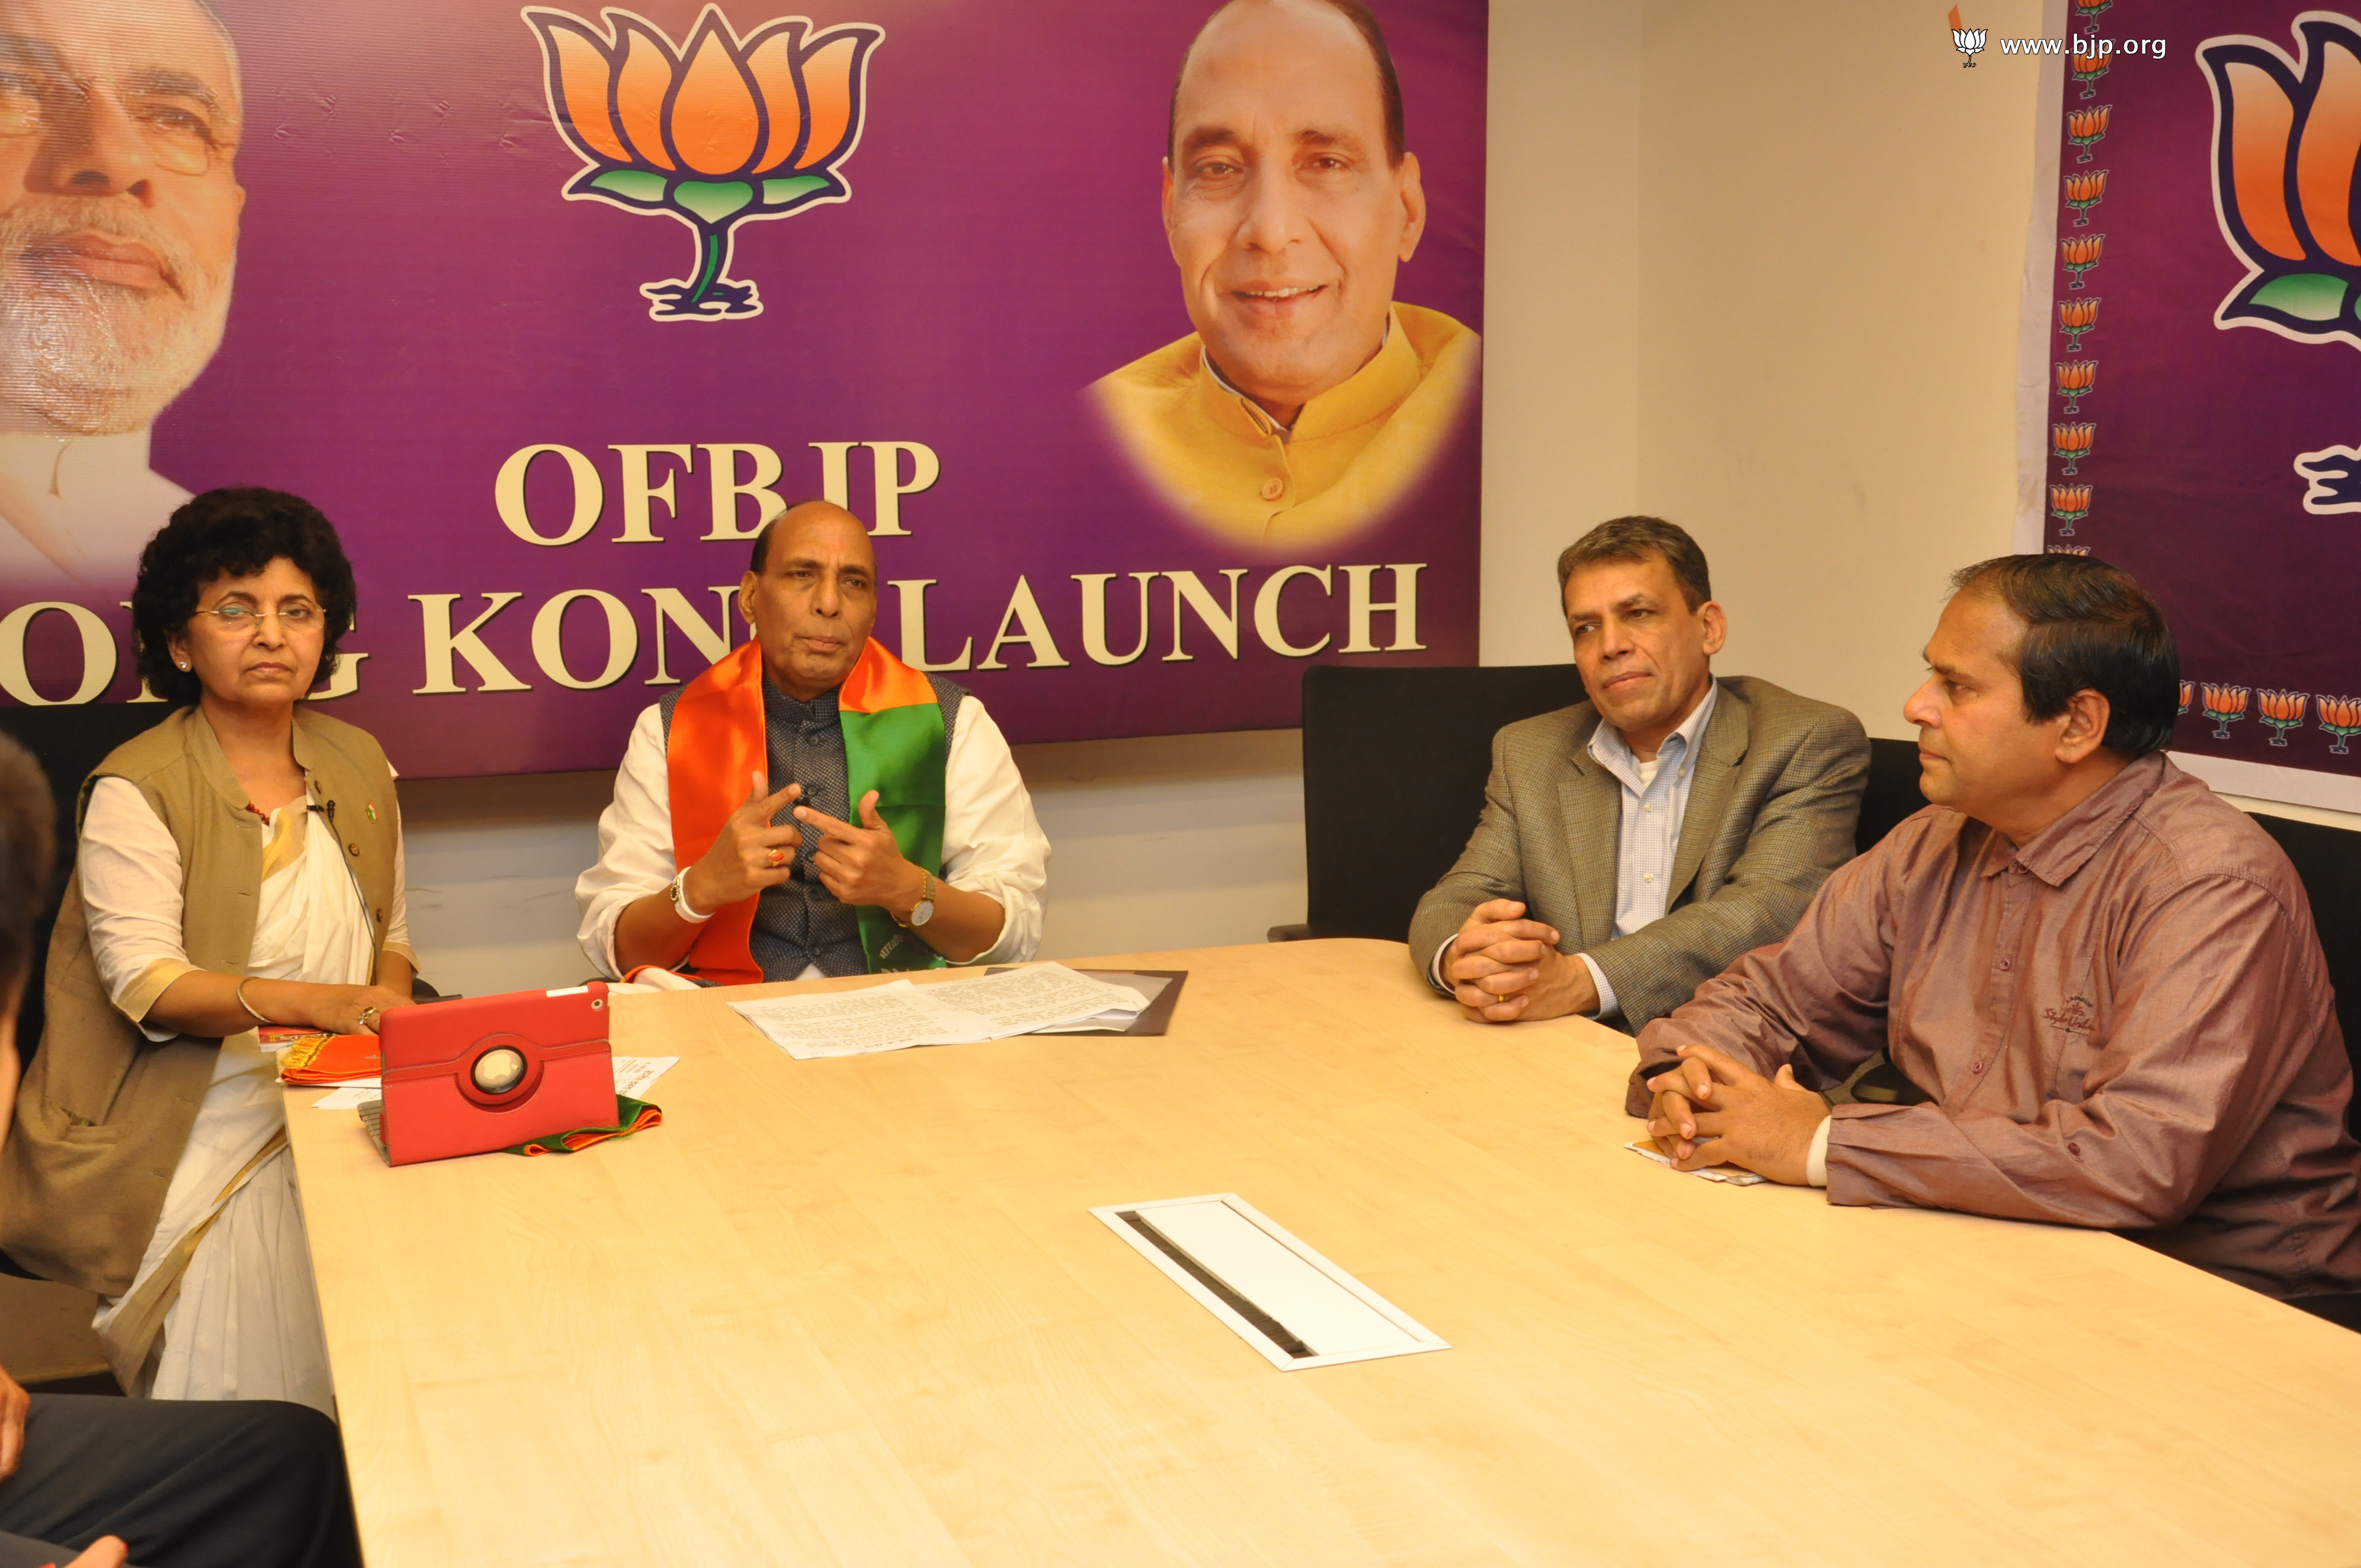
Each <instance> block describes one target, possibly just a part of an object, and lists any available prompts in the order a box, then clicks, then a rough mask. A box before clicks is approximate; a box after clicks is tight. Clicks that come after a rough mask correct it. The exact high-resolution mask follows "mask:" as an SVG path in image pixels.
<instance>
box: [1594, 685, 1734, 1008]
mask: <svg viewBox="0 0 2361 1568" xmlns="http://www.w3.org/2000/svg"><path fill="white" fill-rule="evenodd" d="M1720 695H1721V688H1720V687H1719V686H1717V685H1712V684H1710V683H1708V685H1707V686H1706V688H1705V700H1704V701H1703V702H1700V703H1698V704H1697V710H1696V711H1695V712H1693V713H1691V714H1690V715H1689V716H1688V717H1687V718H1685V719H1683V720H1681V727H1680V728H1679V729H1675V730H1674V731H1673V732H1672V733H1671V734H1670V735H1667V736H1666V737H1664V744H1663V745H1661V746H1659V747H1657V748H1656V760H1655V761H1654V762H1642V761H1640V759H1639V758H1638V757H1636V756H1634V755H1632V753H1631V742H1630V741H1628V740H1624V739H1623V731H1621V730H1620V729H1616V728H1615V727H1614V726H1613V725H1611V724H1601V725H1600V726H1599V727H1598V729H1595V730H1593V731H1591V736H1590V747H1589V751H1590V756H1591V760H1592V761H1593V762H1597V763H1598V765H1599V766H1600V767H1602V768H1605V769H1606V770H1607V771H1608V772H1609V773H1612V774H1613V775H1614V776H1615V782H1616V783H1618V784H1621V785H1622V786H1623V813H1622V821H1621V825H1620V831H1619V839H1618V842H1617V844H1616V847H1615V935H1616V936H1617V937H1619V938H1620V937H1628V936H1630V935H1631V933H1632V932H1634V931H1637V930H1639V929H1640V928H1641V927H1643V926H1648V925H1651V924H1653V922H1655V921H1658V920H1662V919H1663V918H1664V895H1665V891H1666V890H1667V889H1668V888H1670V887H1671V886H1672V882H1673V861H1674V859H1675V857H1676V856H1677V855H1678V854H1679V852H1680V847H1681V818H1682V817H1684V816H1686V814H1687V811H1688V806H1689V781H1690V780H1691V779H1693V778H1695V777H1696V776H1697V743H1698V741H1699V740H1701V739H1702V738H1703V737H1704V735H1705V727H1706V725H1707V724H1708V723H1709V722H1710V721H1711V720H1712V718H1713V705H1714V700H1715V698H1717V697H1718V696H1720ZM1576 957H1578V958H1579V959H1582V963H1583V967H1584V968H1585V969H1587V970H1589V971H1590V981H1591V983H1592V984H1593V985H1596V986H1597V987H1598V1012H1596V1013H1594V1014H1590V1016H1592V1017H1594V1018H1610V1017H1613V1016H1614V1015H1615V1014H1617V1013H1619V1012H1620V1011H1622V1009H1621V1007H1620V1005H1619V1004H1618V1003H1617V1002H1616V1000H1615V988H1614V987H1613V986H1611V985H1609V984H1608V983H1607V977H1606V975H1604V974H1602V973H1600V972H1599V969H1598V963H1597V962H1596V961H1595V960H1594V959H1592V958H1591V956H1590V955H1589V954H1588V953H1579V954H1576Z"/></svg>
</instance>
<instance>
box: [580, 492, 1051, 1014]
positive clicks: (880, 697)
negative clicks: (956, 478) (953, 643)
mask: <svg viewBox="0 0 2361 1568" xmlns="http://www.w3.org/2000/svg"><path fill="white" fill-rule="evenodd" d="M877 587H878V584H877V557H876V553H875V551H874V550H873V548H872V546H871V544H870V542H869V535H868V533H867V532H866V531H865V530H864V529H863V528H862V524H861V521H860V520H859V519H858V518H856V517H854V516H853V515H852V514H851V512H849V511H846V510H844V509H843V508H841V507H838V506H834V505H831V504H830V503H829V502H827V501H806V502H803V503H801V504H800V505H797V506H794V507H791V508H789V509H788V510H786V511H785V512H784V513H782V514H781V515H780V516H779V517H778V518H777V519H776V520H774V521H773V522H772V523H771V524H770V525H769V526H768V527H767V528H765V529H764V530H763V534H762V536H761V537H760V538H759V539H757V540H756V541H755V543H754V554H753V562H752V566H751V568H750V569H749V570H748V572H747V573H746V576H745V577H744V579H743V581H742V582H741V584H740V586H739V590H738V605H739V609H740V610H741V613H742V614H743V615H744V617H745V619H746V620H747V621H748V622H749V623H750V624H752V627H753V629H754V636H753V639H752V641H749V642H747V643H745V644H744V645H743V646H741V647H740V648H737V649H735V650H733V651H732V652H730V653H728V654H726V655H724V656H723V657H722V659H721V660H720V661H719V663H716V664H714V665H713V667H712V668H711V669H708V671H706V672H705V674H702V675H699V676H698V677H697V679H696V680H694V681H692V682H690V683H689V684H688V685H686V686H685V687H683V688H681V689H680V690H679V691H677V692H675V693H674V694H673V695H672V696H667V697H666V698H664V701H662V702H660V703H658V704H656V705H655V706H654V707H650V708H649V709H648V710H647V711H646V712H644V713H642V715H641V716H640V720H639V724H638V726H637V727H636V728H635V729H634V730H633V732H632V736H631V746H630V749H629V751H628V752H627V753H626V755H625V757H624V760H623V766H622V769H621V771H620V773H618V774H617V776H616V780H615V803H614V805H613V806H609V808H608V810H607V812H606V814H605V815H604V816H603V817H600V819H599V823H598V850H599V859H598V865H596V866H595V867H593V868H592V869H591V870H589V871H588V872H585V873H583V876H582V879H581V881H580V882H579V883H577V885H576V888H575V896H576V899H577V902H578V903H579V904H580V905H581V906H582V915H583V920H582V930H581V939H582V946H583V950H584V951H585V952H586V953H588V955H589V957H590V959H592V961H593V962H595V963H597V964H598V966H599V968H600V969H601V970H603V971H604V972H606V973H608V974H612V975H629V974H631V973H633V972H635V971H637V970H642V969H649V968H653V969H659V970H672V971H675V972H676V973H679V974H683V975H686V976H688V977H690V978H692V979H696V980H701V981H710V982H714V983H718V984H723V985H739V984H748V983H752V982H754V981H776V980H796V979H801V978H806V977H808V976H811V975H815V974H823V975H837V974H860V973H863V972H868V973H878V972H882V971H885V970H910V969H928V968H933V967H936V966H939V965H940V964H943V963H946V962H950V963H979V962H989V963H999V962H1007V961H1013V960H1017V959H1029V958H1031V957H1032V956H1033V953H1034V951H1035V949H1036V948H1038V946H1039V945H1040V934H1041V901H1040V893H1041V886H1042V883H1043V882H1044V881H1045V880H1046V875H1047V864H1048V861H1049V841H1048V840H1047V839H1044V838H1043V837H1042V835H1041V829H1040V827H1039V825H1038V823H1037V822H1036V821H1035V820H1034V817H1033V806H1032V801H1031V799H1030V797H1029V796H1027V794H1026V791H1025V784H1024V781H1023V780H1022V779H1021V778H1019V777H1018V776H1017V773H1016V762H1015V760H1014V759H1013V758H1012V757H1011V756H1010V755H1009V751H1008V744H1007V742H1006V741H1005V740H1003V739H1002V737H1001V734H1000V730H999V728H998V726H996V725H995V724H994V722H993V720H992V718H991V716H990V715H989V714H987V713H986V712H985V711H984V709H983V704H982V703H981V702H979V701H977V700H976V698H975V697H974V696H972V695H971V694H969V693H968V692H966V691H964V690H962V689H961V687H959V686H957V685H952V684H951V683H950V682H949V681H946V680H942V679H940V678H939V677H937V676H932V675H928V674H921V673H920V672H918V671H917V670H914V669H912V668H910V666H908V665H907V664H905V663H902V662H901V661H900V660H899V659H896V658H895V657H894V655H893V654H891V653H889V652H886V651H885V650H884V647H883V646H881V645H880V644H879V643H877V642H876V641H873V639H872V638H871V637H870V635H869V632H870V629H871V627H872V625H873V623H874V622H875V620H876V619H877Z"/></svg>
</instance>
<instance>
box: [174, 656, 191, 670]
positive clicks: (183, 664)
mask: <svg viewBox="0 0 2361 1568" xmlns="http://www.w3.org/2000/svg"><path fill="white" fill-rule="evenodd" d="M173 663H177V664H179V665H180V666H181V669H182V670H184V671H185V670H186V669H187V668H188V667H189V662H188V661H187V660H186V659H176V660H174V661H173Z"/></svg>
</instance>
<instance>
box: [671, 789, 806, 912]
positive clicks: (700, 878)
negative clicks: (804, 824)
mask: <svg viewBox="0 0 2361 1568" xmlns="http://www.w3.org/2000/svg"><path fill="white" fill-rule="evenodd" d="M747 778H748V780H749V782H750V783H752V785H753V787H752V789H750V790H748V791H747V792H746V801H745V804H744V805H742V806H740V807H739V808H738V809H737V810H735V811H733V812H731V813H730V820H729V821H727V822H725V823H723V824H722V825H721V832H720V834H719V837H717V838H716V839H714V840H713V848H711V849H709V850H706V851H705V858H704V859H703V860H701V861H697V864H695V865H693V866H691V867H690V868H689V869H688V880H687V882H686V883H685V884H684V888H683V891H685V892H686V894H688V902H689V905H690V906H691V907H692V908H694V909H695V910H696V911H697V913H698V914H699V915H710V914H712V913H713V912H714V911H715V910H717V909H725V908H727V907H729V906H730V905H733V904H736V903H737V902H738V901H739V900H741V899H746V898H752V897H753V896H754V895H755V894H758V893H760V892H762V891H763V889H764V888H766V887H776V886H778V885H779V884H780V883H783V882H785V881H786V880H787V879H788V878H789V877H792V876H794V875H795V874H796V850H798V849H800V848H802V846H803V841H804V836H803V834H802V833H801V832H800V831H798V830H797V829H796V828H795V827H794V826H793V825H792V824H785V825H782V826H780V827H776V828H774V827H773V826H771V818H773V817H776V816H777V815H778V814H779V813H780V812H781V811H782V810H784V809H785V807H787V806H790V805H792V804H793V803H794V802H796V801H797V800H799V799H801V798H802V797H803V793H804V786H803V785H801V784H789V785H788V786H787V787H786V788H785V789H783V790H780V791H779V792H778V793H777V794H775V795H770V794H765V793H764V790H765V789H766V787H767V785H768V781H767V780H765V779H764V778H763V775H762V774H760V773H750V774H748V775H747Z"/></svg>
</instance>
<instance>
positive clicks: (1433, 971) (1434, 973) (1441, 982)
mask: <svg viewBox="0 0 2361 1568" xmlns="http://www.w3.org/2000/svg"><path fill="white" fill-rule="evenodd" d="M1457 940H1459V934H1458V933H1457V932H1456V931H1455V932H1453V933H1452V934H1451V935H1450V936H1448V937H1445V938H1443V946H1441V947H1439V948H1435V949H1434V960H1433V962H1432V963H1430V964H1428V965H1427V966H1426V978H1427V979H1428V980H1430V981H1433V984H1434V989H1435V990H1437V991H1439V992H1443V994H1444V995H1445V996H1449V995H1451V994H1452V990H1451V982H1450V981H1447V980H1445V979H1444V978H1443V959H1444V955H1445V954H1446V953H1448V952H1450V951H1451V944H1452V943H1454V942H1455V941H1457Z"/></svg>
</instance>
